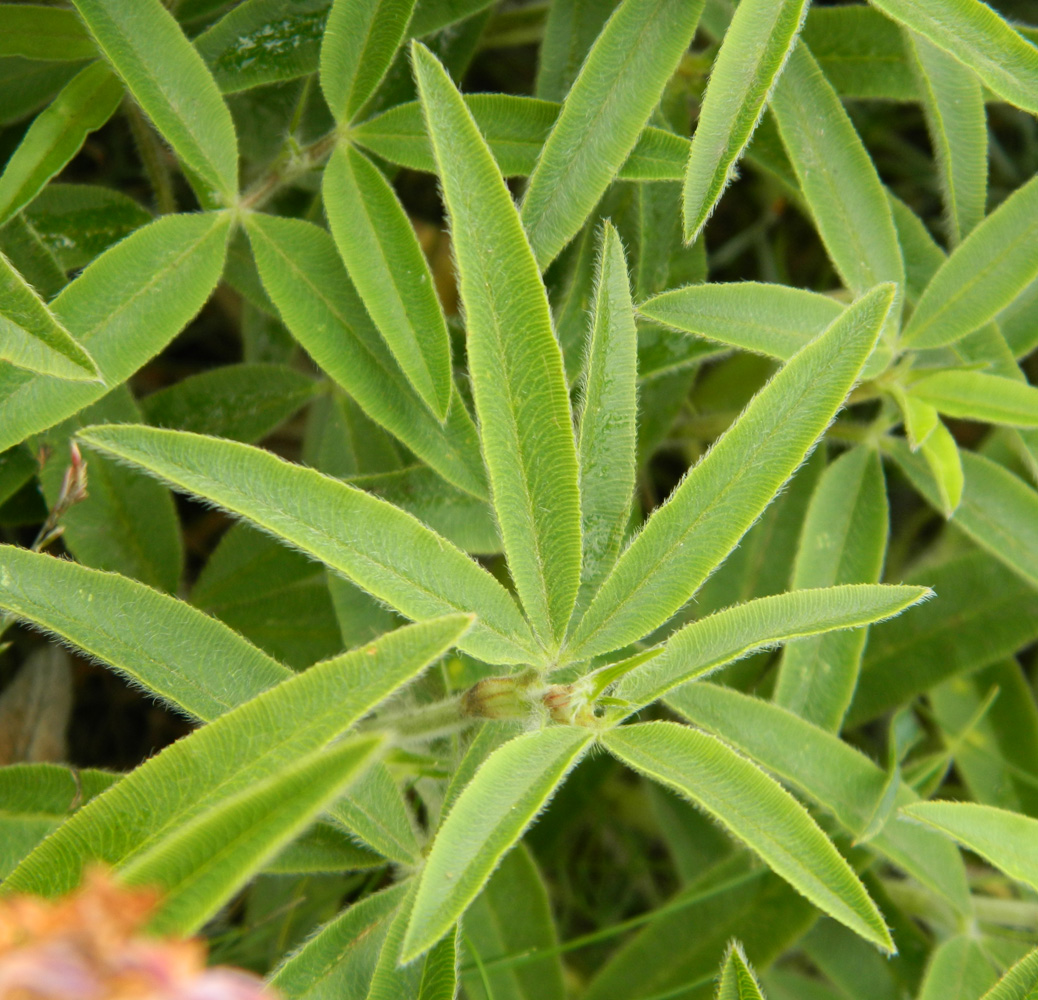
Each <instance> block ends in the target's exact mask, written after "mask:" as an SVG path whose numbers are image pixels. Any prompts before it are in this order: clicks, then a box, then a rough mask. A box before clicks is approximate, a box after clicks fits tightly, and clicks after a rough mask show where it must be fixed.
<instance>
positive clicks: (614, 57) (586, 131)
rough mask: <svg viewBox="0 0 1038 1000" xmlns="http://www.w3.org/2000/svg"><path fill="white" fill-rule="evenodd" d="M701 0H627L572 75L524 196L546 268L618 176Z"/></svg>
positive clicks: (688, 36) (530, 230) (533, 241)
mask: <svg viewBox="0 0 1038 1000" xmlns="http://www.w3.org/2000/svg"><path fill="white" fill-rule="evenodd" d="M702 9H703V3H702V0H627V2H625V3H623V4H621V5H620V6H619V7H618V8H617V10H616V11H615V12H614V13H613V15H612V16H611V17H610V19H609V20H608V21H607V22H606V25H605V27H604V28H603V29H602V33H601V34H600V35H599V36H598V39H597V40H596V41H595V44H594V45H593V46H592V47H591V51H590V52H589V53H588V55H587V59H586V60H585V61H584V65H583V66H582V67H581V70H580V74H579V75H578V76H577V79H576V80H575V81H574V82H573V86H572V87H571V88H570V91H569V93H568V94H567V95H566V100H565V101H564V102H563V105H562V112H561V114H560V115H559V119H558V121H557V122H556V123H555V126H554V127H553V128H552V131H551V134H550V135H549V137H548V140H547V141H546V142H545V144H544V149H543V151H542V152H541V155H540V158H539V159H538V161H537V165H536V167H535V168H534V171H533V173H532V174H531V175H530V183H529V186H528V187H527V189H526V196H525V197H524V199H523V206H522V219H523V226H524V227H525V229H526V232H527V235H528V236H529V238H530V246H531V247H533V252H534V255H535V256H536V258H537V263H538V264H539V265H540V266H541V268H542V269H544V268H546V267H547V266H548V265H549V264H550V263H551V262H552V261H553V260H554V259H555V257H556V256H558V254H559V252H560V251H561V250H562V248H563V247H564V246H565V245H566V244H567V243H568V242H569V241H570V240H571V239H572V238H573V237H574V236H575V235H576V234H577V231H578V230H579V229H580V227H581V226H582V225H583V224H584V221H585V220H586V219H587V217H588V216H589V215H590V214H591V210H592V209H593V208H594V207H595V205H596V203H597V202H598V200H599V198H600V197H601V196H602V194H603V193H604V192H605V189H606V188H607V187H608V186H609V183H610V182H611V181H612V180H613V178H614V177H615V176H616V173H617V171H618V170H619V169H620V167H621V165H622V164H623V162H624V160H625V159H626V158H627V155H628V153H630V151H631V150H632V149H633V148H634V145H635V143H636V142H637V140H638V135H639V133H640V132H641V130H642V128H643V126H644V125H645V123H646V121H647V120H648V118H649V115H650V114H651V112H652V109H653V108H654V107H655V106H656V104H657V103H659V99H660V95H661V94H662V93H663V88H664V86H665V85H666V83H667V80H668V79H670V76H671V74H672V73H673V72H674V70H675V69H676V67H677V65H678V62H679V60H680V59H681V56H682V54H683V53H684V52H685V50H686V49H687V48H688V45H689V43H690V42H691V40H692V36H693V34H695V30H696V24H697V23H698V22H699V15H700V12H701V11H702Z"/></svg>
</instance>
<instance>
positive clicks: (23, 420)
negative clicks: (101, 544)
mask: <svg viewBox="0 0 1038 1000" xmlns="http://www.w3.org/2000/svg"><path fill="white" fill-rule="evenodd" d="M229 230H230V219H229V218H228V217H227V216H226V214H224V213H222V212H204V213H200V214H196V215H169V216H164V217H163V218H161V219H158V220H157V221H155V222H153V223H151V224H150V225H148V226H145V227H144V228H143V229H139V230H138V231H137V232H135V233H134V234H133V235H132V236H130V237H128V238H127V239H125V240H123V241H122V242H121V243H119V244H117V245H116V246H114V247H112V248H111V249H110V250H108V251H107V252H105V253H104V254H102V255H101V256H100V257H99V258H98V259H97V260H96V261H94V262H93V263H92V264H91V265H90V266H89V267H88V268H87V269H86V270H85V271H83V273H82V274H81V275H80V276H79V277H78V278H76V280H75V281H73V282H72V283H71V284H69V285H68V286H67V287H66V288H65V290H64V291H63V292H62V293H61V294H60V295H59V296H58V297H57V298H56V299H55V300H54V301H53V302H52V303H51V306H50V307H51V312H53V314H54V316H55V318H56V319H57V320H58V322H59V323H61V324H62V325H63V326H64V327H65V329H67V330H68V331H69V332H70V333H71V334H72V336H73V337H75V339H76V340H77V341H78V343H80V344H81V345H82V346H83V348H84V349H85V350H87V351H89V352H90V355H91V357H93V359H94V361H95V363H96V364H97V367H98V370H99V371H100V373H101V378H102V379H103V384H102V383H86V382H68V381H66V380H64V379H55V378H51V377H49V376H46V375H30V374H28V373H27V372H23V371H18V370H17V369H14V368H11V367H9V366H7V365H0V450H2V449H6V448H9V447H10V446H11V445H12V444H16V443H17V442H19V441H21V440H23V439H24V438H25V437H27V436H28V435H29V434H34V433H36V432H38V431H41V430H44V429H45V428H47V427H50V426H52V425H53V424H56V423H58V421H60V420H64V419H65V418H66V417H68V416H69V415H71V414H73V413H75V412H76V411H77V410H80V409H82V408H83V407H85V406H88V405H90V403H93V402H94V401H95V400H98V399H100V398H101V396H103V395H104V394H105V393H106V392H108V391H109V390H110V389H111V388H113V387H115V386H117V385H120V384H121V383H123V382H125V381H126V380H127V379H128V378H129V377H130V376H131V375H132V374H133V373H134V372H135V371H137V369H138V368H140V367H141V366H142V365H143V364H144V363H145V362H146V361H148V360H149V359H150V358H151V357H153V356H154V355H155V354H157V353H158V352H159V351H160V350H162V348H163V347H165V346H166V344H167V343H169V341H170V340H172V339H173V337H174V336H175V335H176V334H178V333H179V332H180V331H181V330H182V329H183V328H184V326H185V325H186V324H187V323H188V321H189V320H190V319H191V318H192V317H193V316H194V315H195V313H197V312H198V310H199V309H201V308H202V305H203V303H204V302H205V301H206V299H207V298H208V297H209V293H210V292H211V291H212V290H213V288H214V286H215V285H216V282H217V280H218V279H219V277H220V270H221V268H222V267H223V258H224V248H225V246H226V243H227V234H228V232H229Z"/></svg>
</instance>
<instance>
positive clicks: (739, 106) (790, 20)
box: [682, 0, 807, 243]
mask: <svg viewBox="0 0 1038 1000" xmlns="http://www.w3.org/2000/svg"><path fill="white" fill-rule="evenodd" d="M806 13H807V2H806V0H779V2H777V3H776V2H775V0H747V2H743V3H740V4H739V6H738V7H736V9H735V14H734V16H733V17H732V22H731V24H730V25H729V27H728V30H727V31H726V32H725V36H724V40H723V41H722V42H721V49H720V51H719V52H718V53H717V57H716V58H715V59H714V66H713V69H712V70H711V72H710V80H709V83H708V84H707V88H706V94H705V96H704V98H703V104H702V107H701V109H700V112H699V121H698V123H697V125H696V131H695V133H694V134H693V136H692V147H691V151H690V153H689V159H688V167H687V169H686V171H685V184H684V194H683V202H682V211H683V214H684V220H685V241H686V242H688V243H691V242H693V240H695V239H696V238H697V237H698V236H699V234H700V233H701V232H702V229H703V226H705V225H706V220H707V219H708V218H709V217H710V213H711V212H713V210H714V206H715V205H716V204H717V202H718V199H719V198H720V197H721V193H722V192H723V191H724V189H725V187H726V186H727V185H728V183H729V181H730V180H731V179H732V176H733V174H734V171H735V164H736V163H737V162H738V159H739V157H740V156H741V155H742V152H743V150H744V149H745V148H746V145H747V143H749V141H750V136H751V135H753V130H754V129H755V128H756V127H757V122H758V121H760V117H761V115H762V114H763V113H764V105H765V102H766V101H767V99H768V94H769V93H770V92H771V89H772V87H774V85H775V81H776V80H777V79H778V76H779V74H780V73H781V72H782V67H783V66H785V64H786V59H787V58H788V57H789V54H790V52H791V51H792V49H793V46H794V45H795V44H796V38H797V34H798V33H799V31H800V26H801V25H802V24H803V21H804V15H805V14H806Z"/></svg>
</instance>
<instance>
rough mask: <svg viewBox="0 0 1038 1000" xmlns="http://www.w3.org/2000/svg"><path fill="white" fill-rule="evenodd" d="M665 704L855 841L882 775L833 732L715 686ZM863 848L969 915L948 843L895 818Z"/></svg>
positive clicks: (684, 691) (881, 787) (956, 858)
mask: <svg viewBox="0 0 1038 1000" xmlns="http://www.w3.org/2000/svg"><path fill="white" fill-rule="evenodd" d="M933 603H934V604H936V603H938V602H936V601H934V602H933ZM882 631H883V630H882V629H879V630H877V633H876V634H877V635H881V634H882ZM667 704H668V705H670V707H671V708H673V709H674V710H675V711H677V712H679V713H680V714H681V715H683V716H684V717H685V718H687V719H688V720H689V721H690V722H692V723H693V724H694V725H696V726H700V727H702V728H704V729H706V730H707V731H709V732H712V733H715V734H716V735H717V736H719V737H721V738H722V739H724V740H725V741H726V742H727V743H729V744H731V745H732V746H733V747H735V748H736V749H737V750H739V751H740V752H741V753H744V754H746V755H747V756H749V757H751V758H752V759H753V760H755V761H756V762H757V763H758V764H760V765H761V766H762V767H765V768H767V769H768V770H769V771H770V772H772V773H773V774H775V775H776V776H777V777H779V778H781V779H782V781H784V782H786V783H788V784H789V785H791V786H792V787H793V788H795V789H797V790H798V791H799V792H801V793H802V794H803V795H805V796H807V797H808V798H809V799H811V800H812V801H813V802H814V803H815V804H816V805H818V806H820V807H821V808H822V809H824V810H826V812H828V813H830V814H832V816H833V817H834V818H835V819H836V821H837V822H838V823H839V824H840V826H841V827H843V829H845V830H846V831H847V832H848V833H850V834H852V835H853V836H855V837H857V836H860V835H861V834H862V833H863V832H864V831H865V830H866V829H867V828H868V826H869V824H870V823H871V822H872V819H873V815H874V812H875V806H876V803H877V802H879V801H880V800H881V798H882V796H883V794H884V791H885V786H886V782H887V775H886V773H885V772H884V771H883V770H882V769H881V768H879V767H878V766H877V765H876V764H874V763H873V762H872V761H871V760H869V758H868V757H866V756H865V755H864V754H863V753H861V751H859V750H856V749H855V748H854V747H852V746H850V745H849V744H847V743H844V742H843V741H842V740H841V739H840V738H839V737H837V736H836V735H835V734H833V733H829V732H826V730H824V729H820V728H818V727H817V726H815V725H813V724H812V723H810V722H807V721H805V720H804V719H801V718H800V717H799V716H797V715H793V713H792V712H787V711H786V710H785V709H784V708H780V707H779V706H778V705H774V704H772V703H771V702H766V701H761V700H760V699H758V698H753V697H751V696H749V695H745V694H741V693H740V692H738V691H735V690H734V689H732V688H726V687H722V686H721V685H719V684H688V685H686V686H685V687H683V688H681V689H680V690H678V691H674V692H671V694H670V695H669V696H668V698H667ZM805 748H810V752H807V751H806V750H805ZM917 798H918V796H917V795H916V794H915V792H913V791H912V789H911V788H910V787H909V786H908V785H907V784H906V783H905V782H903V781H902V782H900V784H899V786H898V789H897V792H896V798H895V802H896V803H897V804H905V803H910V802H915V801H917ZM868 846H869V848H870V849H871V850H874V851H876V852H878V853H879V854H881V855H882V856H883V857H885V858H887V859H888V860H890V861H892V862H893V863H894V864H895V865H897V866H898V867H899V868H901V869H903V870H904V871H906V872H908V873H909V874H910V875H911V876H912V877H913V878H915V879H918V880H919V881H920V882H922V883H923V885H925V886H927V887H928V888H930V889H932V890H934V891H935V892H936V893H938V894H939V895H940V896H941V897H943V898H944V899H946V900H947V901H948V902H949V903H951V904H952V906H954V907H955V909H956V910H957V911H959V912H961V913H966V912H969V910H970V906H971V904H970V899H969V889H968V886H967V884H966V870H965V867H964V866H963V863H962V858H961V856H960V855H959V853H958V851H956V850H955V848H954V847H953V846H952V845H951V844H949V843H948V842H947V840H944V839H943V838H941V837H940V836H938V835H937V834H935V833H934V832H933V831H931V830H927V829H925V828H924V827H921V826H919V824H918V823H912V822H909V821H907V820H905V819H904V818H902V817H900V816H898V815H897V813H894V814H893V815H891V816H889V817H888V819H887V822H886V823H885V824H884V826H883V828H882V829H881V830H879V831H878V832H877V833H875V834H874V835H873V836H872V838H871V839H870V840H869V841H868Z"/></svg>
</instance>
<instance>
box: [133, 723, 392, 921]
mask: <svg viewBox="0 0 1038 1000" xmlns="http://www.w3.org/2000/svg"><path fill="white" fill-rule="evenodd" d="M381 744H382V740H381V738H380V737H377V736H361V737H355V738H354V739H352V740H349V741H348V742H346V743H341V744H339V745H337V746H336V747H334V748H333V749H331V750H318V751H316V752H315V753H312V754H308V755H306V756H304V757H302V758H301V759H299V760H295V761H290V762H288V763H287V764H285V765H282V766H281V767H279V768H278V769H277V770H276V771H274V773H273V774H271V775H270V776H269V777H268V778H266V779H265V780H263V781H260V782H259V783H258V784H255V785H250V786H249V787H246V788H245V789H243V790H242V791H240V792H238V793H237V794H234V795H230V796H226V797H224V798H222V799H221V800H220V801H219V802H218V803H217V804H215V805H214V806H212V807H211V808H210V809H207V810H206V811H205V812H203V813H201V814H199V815H196V816H195V817H194V818H193V819H191V820H190V821H188V822H186V823H185V824H184V825H183V826H180V827H178V828H177V829H176V830H174V831H173V832H170V833H167V834H166V835H165V836H164V837H163V838H162V839H161V840H159V841H158V843H156V844H155V845H154V846H153V847H151V848H150V849H149V850H147V851H145V852H144V853H143V854H141V855H139V856H138V857H136V858H134V859H133V860H132V861H131V862H130V863H129V864H127V865H125V866H123V867H122V868H121V869H120V870H119V877H120V880H121V881H122V882H124V883H127V884H129V885H154V886H158V887H159V888H160V889H161V890H162V891H163V898H162V902H161V903H160V904H159V906H158V909H157V910H156V912H155V914H154V915H153V916H152V918H151V920H150V921H149V927H150V929H151V930H152V931H154V932H155V933H157V934H177V935H186V934H192V933H194V932H195V931H197V930H198V929H199V928H200V927H201V926H202V925H203V924H204V923H205V922H206V921H207V920H208V919H209V918H210V917H212V916H213V915H214V914H215V913H216V911H217V910H219V909H220V907H221V906H223V905H224V903H226V902H227V900H229V899H230V898H231V897H232V896H233V895H234V893H235V892H236V891H237V890H238V889H240V888H241V887H242V886H243V885H244V884H245V883H246V882H247V881H248V879H249V878H251V877H252V876H253V875H254V874H255V873H256V872H257V871H258V870H259V869H260V868H261V867H262V866H263V864H264V863H265V862H266V861H267V860H269V859H271V858H273V857H274V855H275V854H277V852H278V850H279V849H280V848H281V847H283V846H285V845H286V844H288V843H290V842H291V841H292V840H294V839H295V838H296V837H297V836H298V835H299V834H301V833H302V832H303V831H304V830H305V829H306V828H307V827H308V826H310V824H311V823H312V822H313V821H314V820H315V819H316V818H317V816H318V814H319V813H320V812H321V810H322V809H323V808H325V807H326V806H327V805H329V803H331V802H332V801H334V800H335V799H336V798H337V797H338V796H340V795H341V794H342V793H343V792H345V791H346V789H347V788H349V786H350V785H351V784H353V783H354V782H355V781H356V780H357V778H358V776H359V775H360V774H362V773H363V770H364V768H365V767H366V766H367V765H368V763H369V762H370V760H371V758H372V755H373V754H374V753H376V751H378V749H379V748H380V746H381ZM216 845H219V846H218V847H216Z"/></svg>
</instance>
